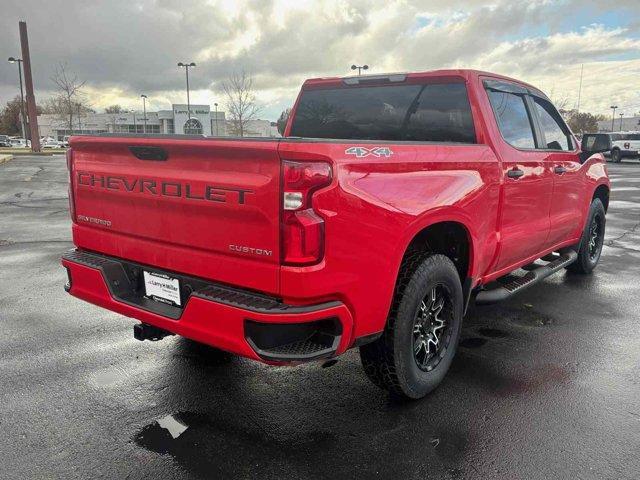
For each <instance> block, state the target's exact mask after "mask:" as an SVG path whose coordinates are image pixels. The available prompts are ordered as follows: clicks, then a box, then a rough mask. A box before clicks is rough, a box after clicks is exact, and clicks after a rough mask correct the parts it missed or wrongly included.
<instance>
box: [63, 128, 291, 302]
mask: <svg viewBox="0 0 640 480" xmlns="http://www.w3.org/2000/svg"><path fill="white" fill-rule="evenodd" d="M277 147H278V141H277V140H268V141H261V140H255V139H252V140H235V139H228V140H221V139H215V140H214V139H206V138H189V137H187V138H184V139H177V138H175V137H172V138H141V137H74V138H72V140H71V151H72V154H71V182H72V183H71V188H72V191H73V202H74V206H75V215H74V227H73V232H74V241H75V243H76V245H77V246H78V247H80V248H85V249H88V250H93V251H97V252H100V253H105V254H108V255H112V256H116V257H120V258H124V259H129V260H133V261H137V262H139V263H143V264H147V265H151V266H154V267H157V268H158V269H164V270H168V271H175V272H180V273H184V274H188V275H194V276H199V277H203V278H207V279H211V280H216V281H219V282H224V283H231V284H233V285H237V286H242V287H246V288H251V289H255V290H261V291H265V292H269V293H277V291H278V284H279V261H280V233H279V211H280V209H279V203H280V202H279V199H280V159H279V157H278V153H277Z"/></svg>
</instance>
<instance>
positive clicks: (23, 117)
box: [9, 57, 27, 140]
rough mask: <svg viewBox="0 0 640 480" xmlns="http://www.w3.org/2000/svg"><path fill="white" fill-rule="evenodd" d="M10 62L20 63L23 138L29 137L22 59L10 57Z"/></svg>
mask: <svg viewBox="0 0 640 480" xmlns="http://www.w3.org/2000/svg"><path fill="white" fill-rule="evenodd" d="M9 63H17V64H18V78H20V115H21V116H22V123H21V126H22V138H24V139H25V140H26V139H27V117H26V115H25V114H24V92H23V90H22V59H21V58H15V57H9Z"/></svg>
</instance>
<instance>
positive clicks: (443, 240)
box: [396, 218, 475, 312]
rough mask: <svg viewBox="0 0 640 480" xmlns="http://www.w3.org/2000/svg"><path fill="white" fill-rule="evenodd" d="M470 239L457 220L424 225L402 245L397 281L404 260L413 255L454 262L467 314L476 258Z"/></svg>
mask: <svg viewBox="0 0 640 480" xmlns="http://www.w3.org/2000/svg"><path fill="white" fill-rule="evenodd" d="M473 239H474V237H473V234H472V232H471V229H470V228H469V227H468V224H466V223H465V222H464V221H462V220H460V219H458V218H456V219H453V218H451V219H450V218H439V219H436V220H434V221H433V222H431V223H429V224H427V225H423V226H422V227H421V228H419V229H417V230H416V231H414V233H413V235H411V237H410V239H409V240H408V241H407V242H405V247H404V250H403V251H402V259H401V261H400V262H399V268H398V275H397V276H396V278H398V277H399V275H400V273H401V272H400V269H401V268H402V266H403V264H404V263H405V260H406V259H407V258H408V257H409V256H411V255H413V254H415V253H416V252H420V251H423V252H424V253H425V254H428V253H435V254H442V255H445V256H446V257H448V258H449V259H450V260H451V261H452V262H453V264H454V266H455V267H456V270H457V272H458V275H459V277H460V284H461V285H462V291H463V298H464V310H465V312H466V307H467V304H468V301H469V298H470V296H471V289H472V286H473V281H472V271H473V261H474V254H475V248H474V240H473Z"/></svg>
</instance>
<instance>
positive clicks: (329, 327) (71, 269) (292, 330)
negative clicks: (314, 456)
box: [62, 250, 353, 363]
mask: <svg viewBox="0 0 640 480" xmlns="http://www.w3.org/2000/svg"><path fill="white" fill-rule="evenodd" d="M62 265H63V266H64V267H65V268H66V269H67V273H68V276H69V283H68V284H67V285H66V286H65V289H66V290H67V291H68V292H69V293H70V294H71V295H73V296H74V297H77V298H80V299H82V300H86V301H88V302H90V303H93V304H95V305H98V306H101V307H103V308H106V309H109V310H112V311H114V312H118V313H120V314H122V315H126V316H128V317H132V318H135V319H137V320H139V321H141V322H144V323H147V324H150V325H153V326H156V327H158V328H161V329H164V330H167V331H169V332H171V333H175V334H178V335H181V336H184V337H187V338H190V339H192V340H195V341H198V342H202V343H205V344H208V345H211V346H214V347H217V348H220V349H222V350H226V351H229V352H233V353H236V354H238V355H242V356H244V357H248V358H252V359H255V360H260V361H263V362H266V363H289V362H301V361H308V360H315V359H319V358H328V357H333V356H336V355H339V354H341V353H343V352H344V351H345V350H347V348H348V347H349V346H350V343H351V334H352V331H353V328H352V327H353V318H352V315H351V313H350V311H349V309H348V308H347V307H346V306H345V305H344V304H343V303H341V302H337V301H335V302H326V303H322V304H318V305H310V306H294V305H288V304H284V303H282V302H281V301H279V300H278V299H277V298H274V297H269V296H265V295H261V294H257V293H253V292H250V291H246V290H239V289H235V288H231V287H227V286H224V285H219V284H214V283H211V282H208V281H205V280H201V279H197V278H193V277H187V276H183V275H180V274H175V273H172V272H165V273H168V274H169V275H171V276H174V277H177V278H179V280H180V283H181V286H182V289H183V298H184V299H183V304H184V306H183V307H182V308H180V307H176V306H173V305H165V304H162V303H159V302H156V301H154V300H150V299H148V298H146V297H145V296H144V287H143V286H142V279H141V278H142V274H141V271H142V269H144V270H151V271H156V272H159V270H158V269H155V268H153V267H147V266H142V265H139V264H135V263H132V262H128V261H125V260H120V259H116V258H113V257H107V256H104V255H99V254H94V253H90V252H85V251H81V250H73V251H70V252H68V253H67V254H65V255H64V256H63V257H62Z"/></svg>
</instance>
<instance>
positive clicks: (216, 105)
mask: <svg viewBox="0 0 640 480" xmlns="http://www.w3.org/2000/svg"><path fill="white" fill-rule="evenodd" d="M213 106H214V107H215V109H216V116H215V119H216V137H217V136H218V104H217V103H214V104H213Z"/></svg>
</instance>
